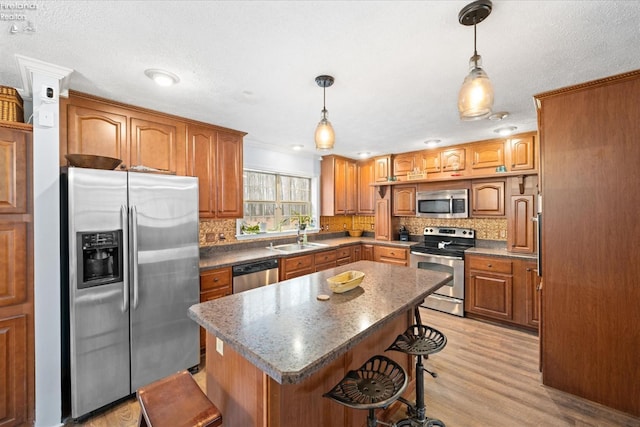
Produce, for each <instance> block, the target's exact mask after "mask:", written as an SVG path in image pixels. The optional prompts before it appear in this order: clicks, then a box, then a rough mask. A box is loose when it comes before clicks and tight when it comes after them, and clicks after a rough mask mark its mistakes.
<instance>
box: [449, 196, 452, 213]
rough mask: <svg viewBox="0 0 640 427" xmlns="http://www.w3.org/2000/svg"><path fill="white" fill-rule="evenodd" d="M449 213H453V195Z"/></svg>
mask: <svg viewBox="0 0 640 427" xmlns="http://www.w3.org/2000/svg"><path fill="white" fill-rule="evenodd" d="M449 213H450V214H452V213H453V196H450V197H449Z"/></svg>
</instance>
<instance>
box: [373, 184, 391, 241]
mask: <svg viewBox="0 0 640 427" xmlns="http://www.w3.org/2000/svg"><path fill="white" fill-rule="evenodd" d="M387 197H389V196H388V195H387ZM375 238H376V240H391V206H390V205H389V199H388V198H387V199H378V200H376V215H375Z"/></svg>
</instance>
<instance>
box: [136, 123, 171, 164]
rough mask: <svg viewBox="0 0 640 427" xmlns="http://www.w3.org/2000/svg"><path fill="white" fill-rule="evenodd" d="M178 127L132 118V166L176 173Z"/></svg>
mask: <svg viewBox="0 0 640 427" xmlns="http://www.w3.org/2000/svg"><path fill="white" fill-rule="evenodd" d="M177 134H178V131H177V129H176V126H175V125H173V124H169V123H159V122H156V121H152V120H147V119H141V118H131V166H147V167H151V168H154V169H160V170H163V171H168V172H174V173H175V172H176V171H177V169H178V165H177V161H176V159H177V155H178V148H177Z"/></svg>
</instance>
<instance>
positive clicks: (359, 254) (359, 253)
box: [351, 245, 362, 262]
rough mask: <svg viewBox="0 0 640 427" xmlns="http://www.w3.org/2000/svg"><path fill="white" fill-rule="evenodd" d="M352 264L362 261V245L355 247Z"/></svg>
mask: <svg viewBox="0 0 640 427" xmlns="http://www.w3.org/2000/svg"><path fill="white" fill-rule="evenodd" d="M351 259H352V260H353V261H352V262H358V261H360V260H362V245H355V246H353V256H352V257H351Z"/></svg>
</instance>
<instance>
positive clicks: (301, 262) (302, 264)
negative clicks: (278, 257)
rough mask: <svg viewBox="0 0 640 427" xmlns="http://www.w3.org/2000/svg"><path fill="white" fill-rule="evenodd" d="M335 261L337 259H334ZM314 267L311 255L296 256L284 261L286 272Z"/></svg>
mask: <svg viewBox="0 0 640 427" xmlns="http://www.w3.org/2000/svg"><path fill="white" fill-rule="evenodd" d="M334 259H335V258H334ZM312 266H313V257H312V256H311V255H303V256H295V257H291V258H286V259H285V260H284V269H285V271H295V270H301V269H303V268H310V267H312Z"/></svg>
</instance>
